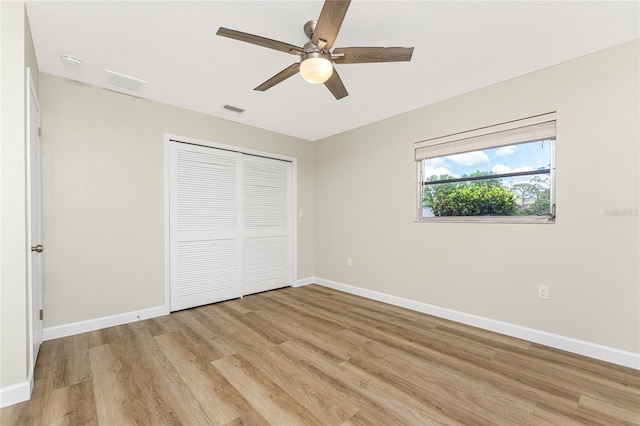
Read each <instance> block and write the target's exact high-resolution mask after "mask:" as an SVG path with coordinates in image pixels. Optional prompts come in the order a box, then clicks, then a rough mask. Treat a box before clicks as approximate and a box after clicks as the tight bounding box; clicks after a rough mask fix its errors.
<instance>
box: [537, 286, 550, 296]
mask: <svg viewBox="0 0 640 426" xmlns="http://www.w3.org/2000/svg"><path fill="white" fill-rule="evenodd" d="M538 298H539V299H548V298H549V286H546V285H539V286H538Z"/></svg>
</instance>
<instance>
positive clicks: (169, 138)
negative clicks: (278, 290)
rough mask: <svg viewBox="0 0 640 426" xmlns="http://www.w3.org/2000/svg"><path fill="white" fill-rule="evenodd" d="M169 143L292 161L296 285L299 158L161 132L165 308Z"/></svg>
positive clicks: (166, 297) (294, 275)
mask: <svg viewBox="0 0 640 426" xmlns="http://www.w3.org/2000/svg"><path fill="white" fill-rule="evenodd" d="M172 142H182V143H187V144H192V145H199V146H204V147H208V148H215V149H222V150H225V151H232V152H239V153H242V154H247V155H255V156H258V157H266V158H273V159H276V160H284V161H289V162H290V163H291V174H292V176H291V212H290V215H291V281H292V282H291V285H292V286H293V285H295V283H296V281H297V279H298V278H297V277H298V223H297V218H298V215H297V214H296V212H297V210H298V159H297V158H296V157H290V156H287V155H281V154H276V153H272V152H266V151H258V150H254V149H250V148H244V147H240V146H235V145H227V144H222V143H218V142H212V141H205V140H202V139H196V138H190V137H187V136H180V135H174V134H170V133H165V134H164V303H165V306H164V308H165V311H166V312H167V313H169V312H170V311H171V240H170V238H171V235H170V231H171V222H170V211H171V209H170V208H171V205H170V185H169V172H170V159H171V158H170V153H169V145H170V144H171V143H172Z"/></svg>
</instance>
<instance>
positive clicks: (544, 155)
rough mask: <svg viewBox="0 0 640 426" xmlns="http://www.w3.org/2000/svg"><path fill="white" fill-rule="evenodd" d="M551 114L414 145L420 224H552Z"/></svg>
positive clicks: (553, 124)
mask: <svg viewBox="0 0 640 426" xmlns="http://www.w3.org/2000/svg"><path fill="white" fill-rule="evenodd" d="M555 139H556V118H555V113H551V114H544V115H540V116H536V117H530V118H527V119H524V120H518V121H512V122H509V123H504V124H500V125H497V126H491V127H485V128H482V129H477V130H473V131H470V132H464V133H458V134H455V135H451V136H445V137H442V138H437V139H431V140H427V141H422V142H418V143H416V144H415V160H416V169H417V177H418V179H417V195H418V197H417V198H418V203H417V204H418V206H417V207H418V208H417V218H418V220H419V221H423V222H487V221H488V222H521V223H553V222H554V221H555V158H554V144H555Z"/></svg>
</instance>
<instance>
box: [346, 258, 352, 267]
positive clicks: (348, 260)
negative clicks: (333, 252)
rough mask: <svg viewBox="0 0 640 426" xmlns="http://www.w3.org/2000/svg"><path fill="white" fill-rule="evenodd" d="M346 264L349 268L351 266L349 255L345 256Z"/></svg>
mask: <svg viewBox="0 0 640 426" xmlns="http://www.w3.org/2000/svg"><path fill="white" fill-rule="evenodd" d="M347 266H348V267H349V268H351V266H352V263H351V258H350V257H347Z"/></svg>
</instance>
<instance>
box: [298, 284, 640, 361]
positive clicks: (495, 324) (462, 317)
mask: <svg viewBox="0 0 640 426" xmlns="http://www.w3.org/2000/svg"><path fill="white" fill-rule="evenodd" d="M307 280H308V279H307ZM311 280H312V282H314V283H315V284H318V285H321V286H324V287H329V288H333V289H335V290H340V291H344V292H345V293H350V294H354V295H357V296H362V297H366V298H367V299H373V300H377V301H379V302H384V303H389V304H390V305H395V306H400V307H402V308H407V309H411V310H413V311H418V312H422V313H425V314H429V315H433V316H436V317H439V318H444V319H448V320H451V321H455V322H459V323H462V324H467V325H471V326H473V327H478V328H481V329H484V330H489V331H494V332H496V333H500V334H504V335H507V336H511V337H516V338H519V339H523V340H527V341H529V342H534V343H539V344H541V345H545V346H549V347H552V348H556V349H561V350H564V351H568V352H572V353H575V354H579V355H584V356H587V357H590V358H595V359H599V360H602V361H606V362H610V363H613V364H618V365H622V366H625V367H629V368H634V369H636V370H640V354H637V353H634V352H628V351H623V350H621V349H616V348H612V347H609V346H604V345H600V344H597V343H591V342H587V341H584V340H578V339H574V338H571V337H566V336H561V335H558V334H553V333H547V332H546V331H540V330H536V329H533V328H527V327H522V326H519V325H515V324H509V323H506V322H502V321H497V320H494V319H490V318H485V317H481V316H478V315H473V314H468V313H465V312H460V311H454V310H452V309H447V308H442V307H439V306H435V305H429V304H428V303H423V302H418V301H415V300H410V299H405V298H402V297H398V296H393V295H390V294H386V293H380V292H377V291H373V290H367V289H364V288H360V287H354V286H351V285H348V284H342V283H338V282H335V281H330V280H325V279H323V278H317V277H312V278H311Z"/></svg>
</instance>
